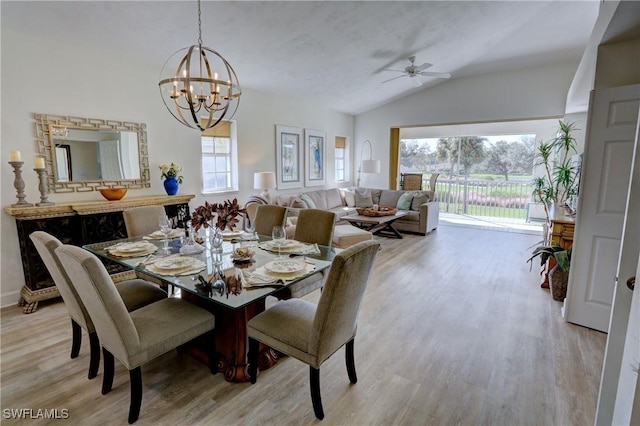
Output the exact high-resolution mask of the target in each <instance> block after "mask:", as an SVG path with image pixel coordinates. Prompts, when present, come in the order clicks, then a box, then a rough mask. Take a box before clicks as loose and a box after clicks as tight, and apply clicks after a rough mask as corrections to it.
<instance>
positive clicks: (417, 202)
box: [411, 193, 431, 211]
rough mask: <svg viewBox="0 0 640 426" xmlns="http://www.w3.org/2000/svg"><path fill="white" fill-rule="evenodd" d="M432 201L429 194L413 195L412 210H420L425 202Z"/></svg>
mask: <svg viewBox="0 0 640 426" xmlns="http://www.w3.org/2000/svg"><path fill="white" fill-rule="evenodd" d="M429 201H431V196H430V195H429V194H425V193H420V195H416V196H414V197H413V201H412V202H411V210H414V211H420V206H421V205H423V204H424V203H428V202H429Z"/></svg>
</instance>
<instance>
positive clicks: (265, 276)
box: [240, 263, 316, 288]
mask: <svg viewBox="0 0 640 426" xmlns="http://www.w3.org/2000/svg"><path fill="white" fill-rule="evenodd" d="M315 269H316V265H314V264H311V263H308V264H307V265H306V267H305V268H304V269H303V270H302V271H300V272H297V273H294V274H276V273H273V272H269V271H267V270H266V269H265V268H264V266H262V267H260V268H257V269H256V270H255V271H246V270H242V269H241V270H240V277H241V279H242V287H244V288H252V287H269V286H274V285H284V284H286V283H287V282H289V281H292V280H294V279H297V278H299V277H302V276H304V275H307V274H309V273H311V272H313V271H314V270H315Z"/></svg>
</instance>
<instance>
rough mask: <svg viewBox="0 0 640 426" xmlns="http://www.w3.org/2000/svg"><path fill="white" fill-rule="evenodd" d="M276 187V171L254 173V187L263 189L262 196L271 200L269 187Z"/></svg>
mask: <svg viewBox="0 0 640 426" xmlns="http://www.w3.org/2000/svg"><path fill="white" fill-rule="evenodd" d="M275 187H276V174H275V173H274V172H258V173H254V174H253V189H262V192H261V193H260V196H261V197H262V198H264V199H265V200H267V201H268V202H271V198H270V196H269V189H273V188H275Z"/></svg>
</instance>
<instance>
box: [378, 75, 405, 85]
mask: <svg viewBox="0 0 640 426" xmlns="http://www.w3.org/2000/svg"><path fill="white" fill-rule="evenodd" d="M406 76H407V74H402V75H399V76H397V77H393V78H390V79H389V80H385V81H383V83H388V82H390V81H392V80H395V79H398V78H402V77H406Z"/></svg>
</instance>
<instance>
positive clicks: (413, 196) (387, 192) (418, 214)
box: [274, 188, 440, 235]
mask: <svg viewBox="0 0 640 426" xmlns="http://www.w3.org/2000/svg"><path fill="white" fill-rule="evenodd" d="M406 193H410V194H408V195H406V196H405V197H404V198H403V200H402V203H403V204H404V205H403V206H399V205H398V202H399V201H401V200H400V198H401V197H402V196H403V194H406ZM407 199H409V201H408V202H407ZM274 202H275V204H278V205H280V206H283V207H287V209H288V210H289V213H288V216H290V217H295V216H297V214H298V212H299V210H300V209H304V208H317V209H322V210H329V211H332V212H334V213H335V214H336V216H337V221H338V223H337V224H338V225H339V224H341V223H340V222H342V223H347V222H346V221H341V218H342V217H344V216H346V215H351V214H357V211H356V208H358V207H363V208H364V207H372V206H373V205H374V204H377V205H379V206H389V207H395V208H398V207H403V208H399V210H403V211H406V212H407V215H405V216H404V217H402V218H400V219H398V220H397V221H395V222H394V223H393V227H394V228H396V229H397V230H398V231H403V232H410V233H416V234H420V235H426V234H427V233H428V232H430V231H432V230H434V229H436V228H437V227H438V217H439V214H440V208H439V204H438V201H437V200H436V197H435V194H434V193H433V192H432V191H403V190H391V189H373V188H344V189H338V188H330V189H319V190H316V191H309V192H303V193H299V194H285V195H279V196H277V197H276V199H275V201H274ZM407 207H408V208H407Z"/></svg>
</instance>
